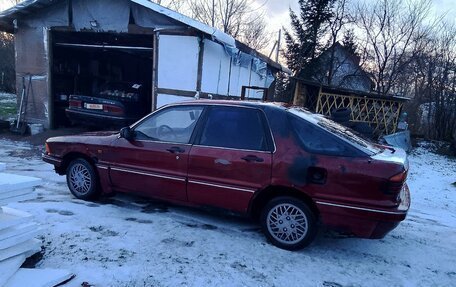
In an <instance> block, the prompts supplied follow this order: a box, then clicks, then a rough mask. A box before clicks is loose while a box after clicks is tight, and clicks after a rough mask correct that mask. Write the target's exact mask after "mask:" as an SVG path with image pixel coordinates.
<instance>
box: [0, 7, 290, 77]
mask: <svg viewBox="0 0 456 287" xmlns="http://www.w3.org/2000/svg"><path fill="white" fill-rule="evenodd" d="M61 1H63V0H25V1H23V2H21V3H19V4H17V5H16V6H14V7H12V8H10V9H7V10H5V11H2V12H0V31H5V32H9V33H13V32H14V20H15V19H17V18H19V17H27V15H29V14H32V13H34V12H36V11H38V10H39V9H41V8H44V7H48V6H51V5H53V4H55V3H58V2H61ZM130 1H131V2H133V3H136V4H138V5H141V6H143V7H145V8H147V9H150V10H152V11H154V12H156V13H159V14H162V15H164V16H167V17H169V18H171V19H173V20H175V21H178V22H180V23H182V24H184V25H187V26H189V27H192V28H194V29H196V30H198V31H201V32H203V33H205V34H207V35H210V36H211V37H212V38H213V39H215V40H217V41H218V42H220V43H222V44H224V45H228V46H231V47H236V48H238V49H241V50H248V51H246V52H248V53H249V54H252V53H253V54H254V56H256V57H258V58H261V59H262V60H263V61H265V62H267V63H268V65H270V66H271V67H274V68H276V69H278V70H282V71H284V72H287V73H291V72H290V71H289V70H288V69H287V68H285V67H282V66H281V65H280V64H279V63H277V62H274V61H272V60H271V59H270V58H268V57H266V56H264V55H262V54H261V53H258V52H257V51H255V50H253V49H251V48H249V47H247V46H246V45H243V44H242V43H240V42H238V41H236V40H235V39H234V38H233V37H232V36H230V35H228V34H226V33H224V32H222V31H220V30H218V29H216V28H214V27H211V26H209V25H206V24H204V23H201V22H199V21H197V20H195V19H192V18H190V17H187V16H185V15H183V14H181V13H178V12H176V11H173V10H171V9H168V8H165V7H163V6H161V5H158V4H156V3H154V2H151V1H148V0H130Z"/></svg>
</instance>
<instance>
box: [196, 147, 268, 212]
mask: <svg viewBox="0 0 456 287" xmlns="http://www.w3.org/2000/svg"><path fill="white" fill-rule="evenodd" d="M246 156H257V157H258V158H260V159H261V160H262V162H246V161H244V160H242V157H246ZM271 162H272V156H271V153H270V152H259V151H244V150H234V149H220V148H214V147H204V146H193V148H192V150H191V152H190V162H189V171H188V185H187V194H188V199H189V201H190V202H192V203H195V204H197V205H203V206H204V205H207V206H214V207H218V208H225V209H229V210H232V211H236V212H241V213H247V210H248V207H249V203H250V200H251V199H252V196H253V194H254V193H255V191H257V190H262V189H264V188H266V187H267V186H269V185H270V183H271Z"/></svg>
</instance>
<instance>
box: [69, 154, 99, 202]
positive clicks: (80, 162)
mask: <svg viewBox="0 0 456 287" xmlns="http://www.w3.org/2000/svg"><path fill="white" fill-rule="evenodd" d="M66 179H67V184H68V188H69V189H70V191H71V193H72V194H73V195H74V196H75V197H77V198H79V199H83V200H90V199H94V198H95V197H97V196H98V194H99V192H98V184H97V182H98V179H97V174H96V172H95V170H94V168H93V166H92V165H91V164H90V163H89V162H88V161H86V160H85V159H81V158H80V159H76V160H73V161H72V162H71V163H70V164H69V165H68V168H67V172H66Z"/></svg>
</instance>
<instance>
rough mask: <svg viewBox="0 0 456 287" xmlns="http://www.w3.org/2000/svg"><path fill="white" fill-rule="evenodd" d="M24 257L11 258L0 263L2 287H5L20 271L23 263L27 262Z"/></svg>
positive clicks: (0, 284) (0, 282) (0, 283)
mask: <svg viewBox="0 0 456 287" xmlns="http://www.w3.org/2000/svg"><path fill="white" fill-rule="evenodd" d="M25 258H26V257H25V256H24V255H18V256H15V257H11V258H9V259H7V260H4V261H1V262H0V270H1V271H2V272H0V286H5V284H6V282H8V280H9V279H10V278H11V277H12V276H13V275H14V274H15V273H16V272H17V270H19V267H21V265H22V263H24V261H25Z"/></svg>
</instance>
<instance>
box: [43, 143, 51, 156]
mask: <svg viewBox="0 0 456 287" xmlns="http://www.w3.org/2000/svg"><path fill="white" fill-rule="evenodd" d="M44 148H45V149H46V154H50V153H51V149H50V148H49V145H48V143H45V144H44Z"/></svg>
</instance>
